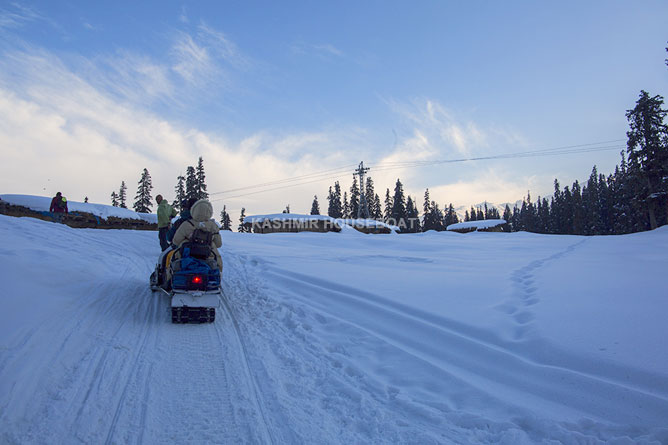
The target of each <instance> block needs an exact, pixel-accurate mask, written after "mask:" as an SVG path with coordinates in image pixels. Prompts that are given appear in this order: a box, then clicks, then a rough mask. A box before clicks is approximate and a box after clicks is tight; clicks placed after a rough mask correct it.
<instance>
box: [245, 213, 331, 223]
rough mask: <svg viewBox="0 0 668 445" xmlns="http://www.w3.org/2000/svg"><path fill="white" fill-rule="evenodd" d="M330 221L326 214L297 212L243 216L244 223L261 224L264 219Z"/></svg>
mask: <svg viewBox="0 0 668 445" xmlns="http://www.w3.org/2000/svg"><path fill="white" fill-rule="evenodd" d="M267 220H269V221H292V220H294V221H302V222H304V221H330V222H334V221H335V219H334V218H332V217H329V216H327V215H299V214H297V213H273V214H269V215H249V216H247V217H245V218H244V224H261V223H263V222H265V221H267Z"/></svg>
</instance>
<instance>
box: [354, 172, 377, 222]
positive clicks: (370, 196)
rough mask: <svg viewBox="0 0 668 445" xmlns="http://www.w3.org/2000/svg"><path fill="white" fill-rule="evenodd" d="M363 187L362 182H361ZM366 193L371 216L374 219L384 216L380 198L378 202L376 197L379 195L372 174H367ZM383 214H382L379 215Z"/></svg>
mask: <svg viewBox="0 0 668 445" xmlns="http://www.w3.org/2000/svg"><path fill="white" fill-rule="evenodd" d="M360 187H361V184H360ZM364 194H365V195H366V202H367V205H368V206H369V218H372V219H379V218H381V217H382V214H383V210H382V207H381V206H380V198H378V202H377V203H376V198H377V196H378V195H376V191H375V190H374V186H373V179H371V176H367V178H366V185H365V188H364ZM378 215H381V216H378Z"/></svg>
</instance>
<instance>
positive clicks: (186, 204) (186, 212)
mask: <svg viewBox="0 0 668 445" xmlns="http://www.w3.org/2000/svg"><path fill="white" fill-rule="evenodd" d="M196 202H197V198H190V199H188V200H187V201H185V200H184V201H183V202H182V203H181V215H179V219H177V220H176V222H175V223H174V224H172V227H171V228H170V229H169V232H167V241H169V242H170V243H171V242H172V240H173V239H174V234H175V233H176V231H177V230H178V229H179V226H180V225H181V224H183V223H184V222H186V221H188V220H189V219H191V218H192V216H191V215H190V208H191V207H192V206H193V204H195V203H196Z"/></svg>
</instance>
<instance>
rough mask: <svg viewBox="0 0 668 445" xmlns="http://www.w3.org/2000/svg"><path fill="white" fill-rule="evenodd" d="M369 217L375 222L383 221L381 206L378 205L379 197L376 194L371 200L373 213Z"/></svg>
mask: <svg viewBox="0 0 668 445" xmlns="http://www.w3.org/2000/svg"><path fill="white" fill-rule="evenodd" d="M371 217H372V218H373V219H375V220H376V221H382V220H383V205H382V204H381V203H380V196H378V193H376V194H375V195H374V198H373V213H372V214H371Z"/></svg>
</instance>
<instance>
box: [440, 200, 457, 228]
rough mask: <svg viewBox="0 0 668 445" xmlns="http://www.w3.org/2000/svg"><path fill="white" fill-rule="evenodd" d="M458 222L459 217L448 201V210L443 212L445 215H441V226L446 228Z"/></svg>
mask: <svg viewBox="0 0 668 445" xmlns="http://www.w3.org/2000/svg"><path fill="white" fill-rule="evenodd" d="M458 222H459V217H458V216H457V212H455V208H454V207H453V205H452V203H450V205H449V206H448V211H447V212H445V216H444V217H443V226H444V227H445V228H446V229H447V228H448V226H449V225H451V224H457V223H458Z"/></svg>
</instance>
